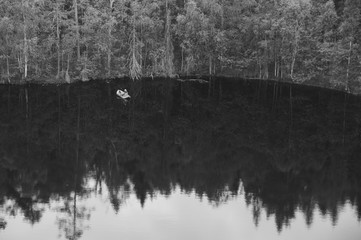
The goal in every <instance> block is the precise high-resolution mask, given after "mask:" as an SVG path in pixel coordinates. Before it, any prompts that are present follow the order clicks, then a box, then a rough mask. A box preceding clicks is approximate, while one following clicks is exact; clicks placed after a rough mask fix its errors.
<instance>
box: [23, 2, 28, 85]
mask: <svg viewBox="0 0 361 240" xmlns="http://www.w3.org/2000/svg"><path fill="white" fill-rule="evenodd" d="M24 8H25V6H24V2H23V11H24ZM26 30H27V29H26V19H25V14H24V12H23V35H24V39H23V41H24V49H23V54H24V79H26V78H27V77H28V39H27V34H26Z"/></svg>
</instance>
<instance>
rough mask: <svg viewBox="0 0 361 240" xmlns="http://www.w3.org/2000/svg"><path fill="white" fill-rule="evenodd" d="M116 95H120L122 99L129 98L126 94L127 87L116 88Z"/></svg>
mask: <svg viewBox="0 0 361 240" xmlns="http://www.w3.org/2000/svg"><path fill="white" fill-rule="evenodd" d="M117 96H118V97H120V98H121V99H123V100H128V99H129V98H130V95H129V94H128V91H127V89H124V90H120V89H118V90H117Z"/></svg>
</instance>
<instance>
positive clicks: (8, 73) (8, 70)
mask: <svg viewBox="0 0 361 240" xmlns="http://www.w3.org/2000/svg"><path fill="white" fill-rule="evenodd" d="M6 74H7V78H8V83H10V64H9V56H8V55H6Z"/></svg>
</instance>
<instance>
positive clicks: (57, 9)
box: [56, 2, 61, 78]
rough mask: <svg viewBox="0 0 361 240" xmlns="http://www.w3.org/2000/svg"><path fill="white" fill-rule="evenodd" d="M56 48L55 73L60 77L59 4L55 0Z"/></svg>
mask: <svg viewBox="0 0 361 240" xmlns="http://www.w3.org/2000/svg"><path fill="white" fill-rule="evenodd" d="M56 39H57V41H56V48H57V54H58V59H57V60H58V65H57V68H58V69H57V70H58V71H57V74H56V78H59V77H60V57H61V56H60V29H59V4H58V2H56Z"/></svg>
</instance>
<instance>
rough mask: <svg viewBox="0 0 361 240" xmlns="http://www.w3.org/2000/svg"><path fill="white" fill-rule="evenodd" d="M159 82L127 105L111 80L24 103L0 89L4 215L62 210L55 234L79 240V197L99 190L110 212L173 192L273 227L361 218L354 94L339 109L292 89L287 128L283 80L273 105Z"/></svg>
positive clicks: (335, 98)
mask: <svg viewBox="0 0 361 240" xmlns="http://www.w3.org/2000/svg"><path fill="white" fill-rule="evenodd" d="M215 84H216V85H215V86H217V82H216V83H215ZM267 84H268V83H267ZM166 85H167V86H165V87H163V86H162V82H158V81H155V82H152V83H149V82H143V83H142V84H141V85H138V86H135V87H134V88H133V89H137V92H138V94H137V95H136V97H135V98H134V99H132V101H131V102H130V104H128V105H123V104H122V103H121V102H119V101H117V100H116V96H115V94H114V96H113V95H112V93H114V91H115V90H116V89H118V88H122V87H126V86H124V84H123V83H118V82H115V81H113V82H110V83H109V84H103V83H100V82H90V83H87V84H74V85H71V86H70V87H69V86H58V87H52V86H43V87H40V86H29V87H28V89H27V91H26V92H27V99H28V104H25V102H24V101H25V100H24V99H25V97H24V96H22V94H24V91H23V90H21V89H22V88H23V87H17V86H11V94H8V92H9V91H8V89H7V87H3V86H2V87H0V92H1V94H2V96H4V97H6V98H7V101H5V102H0V111H1V113H2V114H1V115H0V194H1V198H0V200H1V205H2V206H5V205H6V204H5V200H11V201H12V204H11V206H7V207H6V211H5V213H4V214H5V215H6V214H7V215H13V214H18V213H19V212H21V214H22V215H23V216H24V218H25V219H27V220H28V221H29V222H30V223H32V224H34V223H36V222H38V221H39V219H40V218H41V216H42V213H43V211H44V209H42V208H39V207H38V206H40V205H39V204H41V203H48V202H50V201H58V202H62V203H63V205H62V206H59V207H57V208H56V209H55V210H56V211H57V212H58V218H57V223H58V226H59V228H60V230H61V231H62V232H63V234H64V235H65V236H66V238H67V239H79V237H80V236H81V235H82V233H83V232H84V230H85V229H86V228H87V224H86V221H87V220H88V219H89V218H90V217H91V211H92V209H91V207H89V206H86V205H79V203H78V200H79V199H86V198H87V197H88V196H89V195H90V194H103V192H102V191H103V188H102V186H104V185H106V188H107V190H108V191H109V194H108V195H109V196H108V198H109V201H110V203H111V204H112V206H113V208H114V211H115V212H118V211H119V209H120V208H121V207H122V205H123V204H124V203H125V202H126V200H127V199H128V198H129V196H130V194H131V193H132V192H133V193H135V195H136V197H137V198H138V199H139V202H140V204H141V205H142V206H144V205H145V204H146V202H147V199H148V198H149V197H152V196H155V195H156V194H162V195H166V196H168V195H170V194H171V193H172V189H174V186H176V185H177V186H179V187H180V188H181V190H182V192H185V193H187V192H192V191H195V192H196V194H197V195H198V196H200V197H201V196H206V197H207V199H208V200H209V202H210V203H212V204H213V205H215V206H218V205H219V204H222V203H224V202H227V201H228V200H229V199H231V198H233V196H237V195H239V194H243V195H244V197H245V201H246V203H247V205H248V206H249V207H250V208H251V209H252V211H253V217H254V223H255V224H256V225H258V223H259V221H260V217H261V215H262V214H261V213H262V212H265V213H266V216H267V217H269V216H275V221H276V226H277V229H278V231H282V229H283V227H284V226H288V225H289V224H290V222H291V220H292V219H294V218H295V213H296V212H297V211H302V212H303V214H304V218H305V222H306V223H307V225H308V226H311V225H312V221H313V216H314V213H315V211H316V210H320V212H321V213H322V215H324V216H329V217H330V218H331V219H332V221H333V224H335V225H336V224H337V221H338V215H339V209H340V207H342V206H344V205H345V204H346V203H350V204H352V206H354V207H355V209H357V216H358V219H359V220H360V218H361V202H360V199H361V196H360V192H361V191H360V187H359V186H360V184H361V163H360V161H359V159H361V156H360V155H361V153H360V146H359V144H360V143H359V141H360V139H359V136H358V134H357V132H358V131H359V128H360V126H359V125H358V124H359V122H360V119H361V117H360V111H359V109H360V99H359V98H356V97H349V98H348V99H347V101H348V104H347V108H346V109H344V102H343V99H344V98H343V95H342V94H340V93H338V92H333V91H326V90H321V89H311V88H307V87H296V86H295V87H293V89H292V91H293V93H292V94H293V96H292V99H291V101H292V103H293V104H292V109H291V111H292V122H290V119H289V111H290V109H289V106H290V104H289V101H290V99H289V98H288V92H287V91H286V90H287V89H288V87H287V86H283V85H282V84H277V85H276V87H277V88H279V90H278V91H276V92H277V93H278V94H279V95H278V96H277V97H275V96H272V92H273V87H269V88H263V87H262V84H258V83H252V82H242V83H233V82H227V81H224V82H223V83H222V95H220V96H219V97H216V98H215V99H210V100H209V99H208V89H207V87H203V86H202V84H199V83H194V82H193V83H188V82H182V83H175V82H171V83H169V84H166ZM258 86H261V88H258ZM283 88H284V89H283ZM237 89H238V90H237ZM267 91H270V93H268V94H266V93H267ZM3 93H4V94H3ZM5 93H6V94H5ZM21 96H22V97H21ZM218 98H221V99H218ZM270 99H272V100H270ZM8 108H10V111H8V110H9V109H8ZM24 111H25V113H26V114H24ZM344 112H345V113H346V114H343V113H344ZM290 124H292V128H290ZM89 181H94V183H95V184H94V185H93V186H92V187H91V188H89V187H88V183H89ZM5 218H6V217H5Z"/></svg>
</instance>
